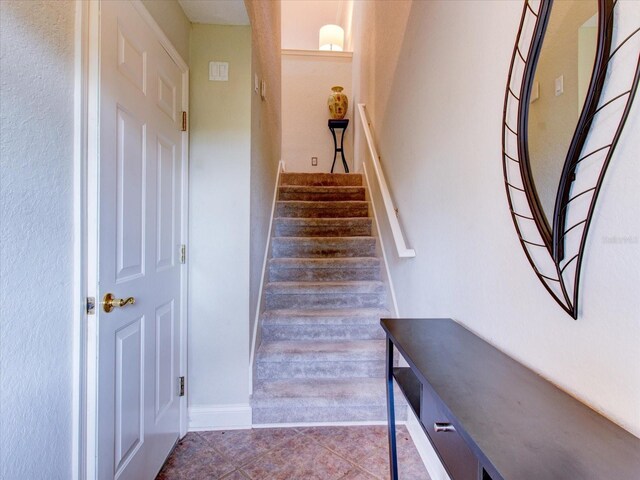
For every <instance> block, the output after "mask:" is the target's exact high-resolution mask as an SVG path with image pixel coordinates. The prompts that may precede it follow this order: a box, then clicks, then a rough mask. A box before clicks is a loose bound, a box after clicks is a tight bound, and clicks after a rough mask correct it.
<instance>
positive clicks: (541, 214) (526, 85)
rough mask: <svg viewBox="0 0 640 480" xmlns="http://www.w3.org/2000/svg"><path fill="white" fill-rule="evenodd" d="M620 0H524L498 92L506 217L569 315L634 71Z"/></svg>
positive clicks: (628, 23)
mask: <svg viewBox="0 0 640 480" xmlns="http://www.w3.org/2000/svg"><path fill="white" fill-rule="evenodd" d="M621 3H623V2H621V1H620V0H562V1H557V2H554V1H553V0H525V2H524V8H523V12H522V17H521V19H520V28H519V30H518V36H517V38H516V43H515V47H514V52H513V56H512V59H511V66H510V69H509V79H508V83H507V88H506V92H505V104H504V117H503V122H504V130H503V137H502V151H503V168H504V178H505V188H506V192H507V198H508V201H509V208H510V210H511V216H512V219H513V223H514V225H515V228H516V231H517V234H518V237H519V239H520V243H521V245H522V248H523V249H524V251H525V254H526V256H527V258H528V260H529V262H530V263H531V266H532V267H533V270H534V271H535V273H536V275H537V276H538V278H539V279H540V281H541V282H542V283H543V285H544V286H545V287H546V289H547V290H548V291H549V293H550V294H551V295H552V296H553V297H554V298H555V299H556V301H557V302H558V303H559V304H560V306H561V307H562V308H563V309H564V310H565V311H566V312H567V313H568V314H569V315H571V316H572V317H573V318H577V317H578V291H579V288H578V287H579V283H580V268H581V264H582V258H583V254H584V248H585V242H586V238H587V233H588V230H589V224H590V223H591V219H592V217H593V212H594V207H595V204H596V200H597V198H598V193H599V191H600V187H601V185H602V181H603V178H604V174H605V172H606V170H607V166H608V165H609V162H610V160H611V158H612V155H613V151H614V149H615V146H616V143H617V142H618V139H619V137H620V134H621V132H622V128H623V126H624V123H625V121H626V119H627V116H628V114H629V110H630V108H631V105H632V103H633V99H634V96H635V92H636V90H637V87H638V82H639V79H640V56H639V54H638V52H640V34H638V32H639V31H640V28H639V25H640V11H639V9H638V8H637V5H632V4H633V3H634V2H627V3H628V5H627V6H626V7H625V6H623V5H621ZM623 8H630V9H635V10H636V11H635V13H636V15H623V14H622V10H623Z"/></svg>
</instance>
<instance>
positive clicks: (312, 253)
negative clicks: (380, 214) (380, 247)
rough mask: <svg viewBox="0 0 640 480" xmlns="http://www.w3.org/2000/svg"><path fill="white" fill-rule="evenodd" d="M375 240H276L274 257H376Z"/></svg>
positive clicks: (273, 250)
mask: <svg viewBox="0 0 640 480" xmlns="http://www.w3.org/2000/svg"><path fill="white" fill-rule="evenodd" d="M375 255H376V241H375V238H357V239H353V238H352V239H349V240H346V239H332V240H325V239H322V240H320V239H318V240H314V239H304V240H288V239H286V238H274V239H273V242H272V256H273V257H274V258H287V257H288V258H322V257H342V258H344V257H374V256H375Z"/></svg>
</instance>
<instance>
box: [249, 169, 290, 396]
mask: <svg viewBox="0 0 640 480" xmlns="http://www.w3.org/2000/svg"><path fill="white" fill-rule="evenodd" d="M284 171H285V163H284V160H280V162H278V173H277V175H276V184H275V185H274V187H273V200H272V201H271V216H270V217H269V229H268V230H267V231H268V232H269V233H268V234H267V235H268V236H267V243H266V245H265V247H264V259H263V261H262V275H261V276H260V286H259V288H258V301H257V302H256V313H255V317H254V321H253V332H252V333H251V352H250V355H249V395H251V394H252V393H253V362H254V358H255V355H256V347H257V345H256V343H257V338H258V326H259V323H260V313H261V312H262V306H263V297H262V289H263V287H264V283H265V279H266V275H267V262H268V261H269V252H270V251H271V238H272V237H273V235H272V230H273V216H274V215H275V211H276V201H277V199H278V186H279V185H280V174H281V173H282V172H284Z"/></svg>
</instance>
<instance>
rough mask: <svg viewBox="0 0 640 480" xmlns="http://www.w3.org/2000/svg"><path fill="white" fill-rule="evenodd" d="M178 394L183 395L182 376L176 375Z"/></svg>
mask: <svg viewBox="0 0 640 480" xmlns="http://www.w3.org/2000/svg"><path fill="white" fill-rule="evenodd" d="M178 396H179V397H184V377H178Z"/></svg>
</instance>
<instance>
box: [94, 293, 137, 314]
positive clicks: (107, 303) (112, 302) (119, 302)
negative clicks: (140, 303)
mask: <svg viewBox="0 0 640 480" xmlns="http://www.w3.org/2000/svg"><path fill="white" fill-rule="evenodd" d="M134 303H136V299H135V298H133V297H129V298H116V297H114V296H113V293H107V294H105V296H104V297H103V298H102V309H103V310H104V311H105V312H106V313H109V312H111V311H112V310H113V309H114V308H116V307H124V306H125V305H133V304H134Z"/></svg>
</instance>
